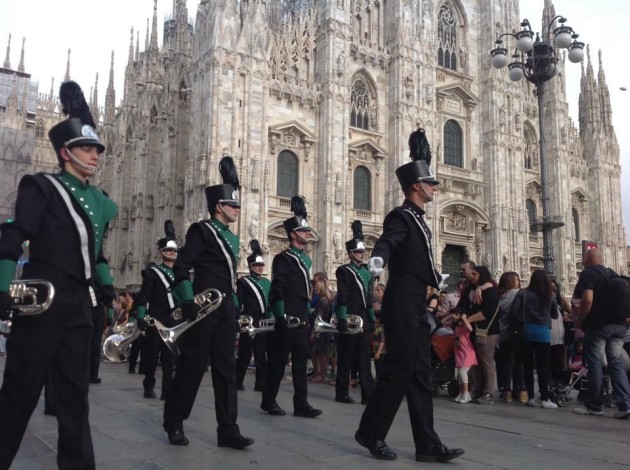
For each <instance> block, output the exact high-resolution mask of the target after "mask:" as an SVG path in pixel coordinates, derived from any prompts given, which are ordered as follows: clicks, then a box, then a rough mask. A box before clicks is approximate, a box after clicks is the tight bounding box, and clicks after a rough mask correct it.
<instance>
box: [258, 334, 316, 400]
mask: <svg viewBox="0 0 630 470" xmlns="http://www.w3.org/2000/svg"><path fill="white" fill-rule="evenodd" d="M289 353H291V375H292V378H293V408H294V409H301V408H304V407H306V406H307V405H308V398H307V395H308V390H307V385H306V361H307V359H308V356H309V351H308V328H306V327H305V326H298V327H296V328H287V329H286V330H282V331H274V332H273V333H270V338H269V375H268V377H267V384H266V387H265V389H264V390H263V396H262V402H263V404H269V403H273V402H274V401H275V399H276V397H277V396H278V390H279V389H280V382H282V379H283V377H284V369H285V367H286V365H287V360H288V359H289Z"/></svg>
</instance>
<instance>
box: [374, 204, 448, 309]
mask: <svg viewBox="0 0 630 470" xmlns="http://www.w3.org/2000/svg"><path fill="white" fill-rule="evenodd" d="M423 215H424V210H422V209H421V208H420V207H418V206H416V205H415V204H413V203H411V202H409V201H407V200H405V202H404V203H403V205H402V206H399V207H396V208H395V209H394V210H392V211H391V212H390V213H389V214H387V217H385V221H384V222H383V234H382V235H381V237H380V238H379V239H378V241H377V242H376V245H375V246H374V250H373V251H372V257H375V256H379V257H381V258H383V261H384V262H385V265H388V266H389V280H388V281H387V288H386V289H385V295H384V296H383V304H382V312H383V315H384V316H385V315H398V314H401V315H411V314H414V315H419V316H421V317H422V318H424V317H425V316H426V300H425V298H426V286H427V285H430V286H433V287H437V286H438V284H439V279H440V278H441V276H440V274H439V273H438V272H437V271H436V269H435V266H434V264H433V251H432V247H431V231H430V230H429V227H428V226H427V225H426V223H425V222H424V219H423V218H422V217H423Z"/></svg>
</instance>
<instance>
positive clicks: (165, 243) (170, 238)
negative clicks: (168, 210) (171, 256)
mask: <svg viewBox="0 0 630 470" xmlns="http://www.w3.org/2000/svg"><path fill="white" fill-rule="evenodd" d="M164 235H166V236H165V237H164V238H160V239H159V240H158V241H157V246H158V248H159V249H160V250H163V249H165V248H169V249H173V250H175V251H177V241H176V240H177V237H176V236H175V226H174V225H173V221H172V220H171V219H168V220H166V221H164Z"/></svg>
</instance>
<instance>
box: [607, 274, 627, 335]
mask: <svg viewBox="0 0 630 470" xmlns="http://www.w3.org/2000/svg"><path fill="white" fill-rule="evenodd" d="M602 314H603V315H602V316H603V317H604V321H605V323H606V324H607V325H611V324H619V325H625V323H626V318H628V317H630V277H627V276H619V275H617V274H615V273H612V274H611V276H610V277H609V278H607V279H606V283H605V284H604V296H603V310H602Z"/></svg>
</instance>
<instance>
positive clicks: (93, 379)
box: [90, 377, 102, 384]
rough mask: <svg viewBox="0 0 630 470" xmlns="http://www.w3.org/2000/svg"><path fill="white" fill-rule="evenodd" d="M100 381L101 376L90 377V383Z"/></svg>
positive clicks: (98, 382)
mask: <svg viewBox="0 0 630 470" xmlns="http://www.w3.org/2000/svg"><path fill="white" fill-rule="evenodd" d="M101 382H102V380H101V378H100V377H92V378H91V379H90V383H91V384H100V383H101Z"/></svg>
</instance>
